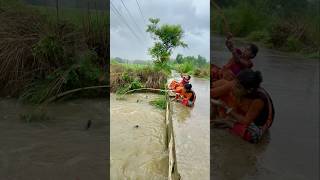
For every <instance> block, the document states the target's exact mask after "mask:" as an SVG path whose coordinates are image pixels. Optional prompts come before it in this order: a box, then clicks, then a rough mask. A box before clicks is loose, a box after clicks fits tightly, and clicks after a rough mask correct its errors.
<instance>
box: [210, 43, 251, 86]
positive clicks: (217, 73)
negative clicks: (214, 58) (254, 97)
mask: <svg viewBox="0 0 320 180" xmlns="http://www.w3.org/2000/svg"><path fill="white" fill-rule="evenodd" d="M235 51H236V53H237V55H239V56H240V55H242V52H241V50H240V49H236V50H235ZM247 62H248V66H246V65H243V64H241V63H238V62H237V61H236V59H235V57H232V58H231V59H230V60H229V61H228V63H227V64H226V65H224V66H223V67H222V68H219V67H218V66H216V65H213V66H212V71H211V74H212V79H213V81H216V80H219V79H222V78H223V79H226V80H229V81H231V80H233V79H234V78H235V77H236V76H237V75H238V74H239V73H240V71H242V70H244V69H247V68H252V67H253V63H252V61H251V60H250V59H249V60H247Z"/></svg>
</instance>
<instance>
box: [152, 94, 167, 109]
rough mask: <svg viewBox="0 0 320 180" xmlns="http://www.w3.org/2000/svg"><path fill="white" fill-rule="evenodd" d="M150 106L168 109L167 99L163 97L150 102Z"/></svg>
mask: <svg viewBox="0 0 320 180" xmlns="http://www.w3.org/2000/svg"><path fill="white" fill-rule="evenodd" d="M150 104H151V105H153V106H155V107H157V108H159V109H166V107H167V100H166V97H165V96H164V95H162V96H161V97H159V98H157V99H155V100H152V101H150Z"/></svg>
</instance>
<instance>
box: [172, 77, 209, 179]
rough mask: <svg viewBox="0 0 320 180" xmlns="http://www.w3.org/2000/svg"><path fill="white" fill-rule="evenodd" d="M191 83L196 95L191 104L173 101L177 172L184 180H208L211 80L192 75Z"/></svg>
mask: <svg viewBox="0 0 320 180" xmlns="http://www.w3.org/2000/svg"><path fill="white" fill-rule="evenodd" d="M175 75H176V78H177V74H175ZM178 79H179V78H177V80H178ZM190 83H191V84H192V89H193V90H194V91H195V93H196V97H197V98H196V101H195V105H194V107H193V108H189V107H186V106H183V105H181V104H180V103H175V102H174V103H173V114H172V121H173V130H174V134H175V146H176V147H175V149H176V157H177V165H178V172H179V173H180V175H181V179H183V180H194V179H199V180H207V179H210V125H209V119H210V104H209V97H210V92H209V89H210V81H209V80H206V79H199V78H195V77H192V78H191V82H190Z"/></svg>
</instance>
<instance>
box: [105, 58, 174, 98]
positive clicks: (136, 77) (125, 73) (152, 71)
mask: <svg viewBox="0 0 320 180" xmlns="http://www.w3.org/2000/svg"><path fill="white" fill-rule="evenodd" d="M168 76H169V73H168V72H166V71H165V70H162V69H159V68H157V67H155V66H154V65H151V64H150V65H143V64H125V63H118V62H116V61H111V66H110V90H111V92H116V93H118V94H123V93H125V92H127V91H129V90H133V89H140V88H154V89H164V88H165V86H166V83H167V78H168Z"/></svg>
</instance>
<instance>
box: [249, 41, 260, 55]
mask: <svg viewBox="0 0 320 180" xmlns="http://www.w3.org/2000/svg"><path fill="white" fill-rule="evenodd" d="M249 47H250V51H251V54H252V58H254V57H256V55H257V54H258V52H259V48H258V46H257V45H255V44H249Z"/></svg>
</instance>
